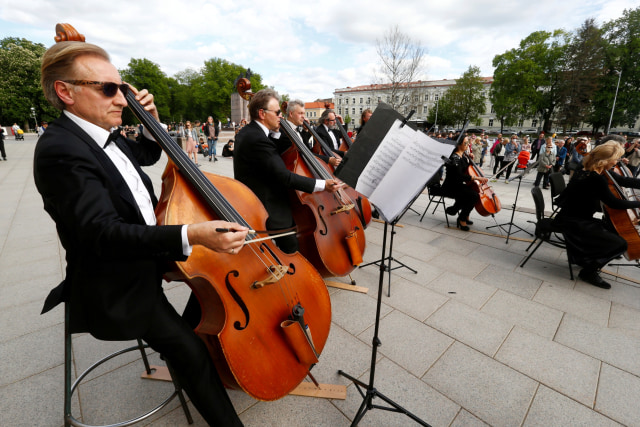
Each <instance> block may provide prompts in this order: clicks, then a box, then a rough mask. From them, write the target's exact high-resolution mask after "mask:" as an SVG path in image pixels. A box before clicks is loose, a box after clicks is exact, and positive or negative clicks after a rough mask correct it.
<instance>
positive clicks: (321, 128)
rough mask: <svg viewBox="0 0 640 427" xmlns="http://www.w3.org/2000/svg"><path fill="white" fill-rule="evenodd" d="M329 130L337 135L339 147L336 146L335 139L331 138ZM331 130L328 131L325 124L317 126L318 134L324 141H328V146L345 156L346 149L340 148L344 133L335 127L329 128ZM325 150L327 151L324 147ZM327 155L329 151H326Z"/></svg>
mask: <svg viewBox="0 0 640 427" xmlns="http://www.w3.org/2000/svg"><path fill="white" fill-rule="evenodd" d="M329 132H332V133H333V136H335V137H336V141H337V142H338V148H336V147H334V145H333V141H332V140H331V136H329ZM329 132H327V129H325V127H324V125H318V126H317V127H316V133H317V134H318V136H319V137H320V138H322V140H323V141H324V142H326V143H327V146H329V147H331V150H332V151H333V152H334V153H338V154H340V156H344V151H342V150H339V148H340V139H341V138H342V135H341V134H340V131H338V130H335V129H329ZM322 151H323V152H324V151H325V150H324V148H323V150H322ZM325 154H327V155H329V153H325Z"/></svg>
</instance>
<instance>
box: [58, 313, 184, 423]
mask: <svg viewBox="0 0 640 427" xmlns="http://www.w3.org/2000/svg"><path fill="white" fill-rule="evenodd" d="M69 307H70V305H69V303H65V309H64V311H65V313H64V316H65V319H64V320H65V326H64V425H65V427H68V426H78V427H122V426H129V425H132V424H135V423H138V422H140V421H143V420H145V419H147V418H149V417H150V416H152V415H154V414H155V413H157V412H158V411H160V410H161V409H162V408H164V407H165V406H167V405H168V404H169V403H170V402H171V401H172V400H173V398H175V397H176V396H177V397H178V398H179V399H180V403H181V405H182V410H183V411H184V415H185V417H186V418H187V422H188V423H189V424H193V418H192V417H191V412H190V411H189V407H188V406H187V401H186V400H185V398H184V394H183V393H182V388H181V387H180V385H179V384H178V383H177V382H176V380H175V379H174V378H175V377H174V375H173V371H172V369H171V366H170V365H169V364H168V363H167V368H168V371H169V374H170V376H171V381H173V385H174V391H173V393H172V394H171V395H170V396H169V397H167V398H166V399H165V400H164V401H163V402H161V403H160V404H159V405H157V406H156V407H155V408H153V409H151V410H149V411H147V412H145V413H143V414H141V415H139V416H137V417H135V418H132V419H129V420H127V421H122V422H117V423H113V424H105V425H101V426H90V425H88V424H85V423H83V422H81V421H79V420H78V419H76V418H75V417H74V416H73V414H72V413H71V399H72V396H73V393H74V392H75V391H76V389H77V388H78V386H79V385H80V383H81V382H82V380H83V379H84V378H85V377H86V376H87V375H88V374H89V373H90V372H91V371H93V370H94V369H95V368H97V367H98V366H100V365H102V364H103V363H105V362H106V361H108V360H111V359H113V358H114V357H117V356H120V355H121V354H124V353H128V352H131V351H136V350H139V351H140V354H141V355H142V360H143V362H144V366H145V370H146V376H147V377H150V376H151V375H152V373H153V368H152V367H151V366H150V365H149V361H148V360H147V354H146V352H145V348H148V347H149V346H148V345H147V344H144V343H143V342H142V340H138V342H137V345H134V346H131V347H128V348H125V349H123V350H120V351H116V352H115V353H111V354H109V355H108V356H105V357H103V358H102V359H100V360H98V361H97V362H95V363H94V364H93V365H91V366H90V367H88V368H87V369H86V370H85V371H84V372H82V373H81V374H80V375H79V376H78V377H77V378H76V380H75V381H74V382H73V384H72V383H71V374H72V370H73V362H72V360H71V357H72V349H71V332H70V329H69V316H70V314H69V313H70V308H69Z"/></svg>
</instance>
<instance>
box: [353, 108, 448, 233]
mask: <svg viewBox="0 0 640 427" xmlns="http://www.w3.org/2000/svg"><path fill="white" fill-rule="evenodd" d="M401 123H402V122H400V121H399V120H396V122H395V123H394V124H393V126H392V127H391V128H390V129H389V132H388V133H387V135H385V137H384V139H383V140H382V142H381V143H380V146H379V147H378V150H377V151H376V153H375V154H374V156H372V158H371V160H370V161H369V163H367V166H366V167H365V169H364V171H363V172H362V174H361V175H360V179H359V180H358V185H357V186H356V190H358V191H360V188H362V189H364V190H367V191H369V190H370V192H369V194H367V193H364V192H362V191H360V192H361V193H362V194H364V195H365V196H368V197H369V201H370V202H371V203H373V204H374V205H375V206H376V208H377V209H378V212H379V213H380V214H381V215H382V216H383V218H384V219H386V220H387V221H389V222H391V221H393V220H395V219H396V217H397V216H398V215H400V214H401V213H402V212H403V210H404V209H405V207H406V206H407V205H408V204H409V203H410V202H411V201H412V200H413V199H414V198H415V196H417V194H418V193H419V192H420V191H422V189H423V188H424V186H425V184H426V183H427V181H428V180H429V179H430V178H431V177H432V176H433V174H434V173H436V172H437V170H438V169H439V168H440V167H441V166H442V159H441V157H442V156H445V157H449V155H450V154H451V151H452V150H453V147H452V146H451V145H447V144H442V143H440V142H438V141H435V140H434V139H432V138H430V137H428V136H427V135H426V134H424V133H423V132H416V131H414V130H413V129H411V128H409V127H408V126H404V127H400V125H401ZM363 178H364V180H363ZM361 180H362V181H363V182H362V186H361V185H360V184H361Z"/></svg>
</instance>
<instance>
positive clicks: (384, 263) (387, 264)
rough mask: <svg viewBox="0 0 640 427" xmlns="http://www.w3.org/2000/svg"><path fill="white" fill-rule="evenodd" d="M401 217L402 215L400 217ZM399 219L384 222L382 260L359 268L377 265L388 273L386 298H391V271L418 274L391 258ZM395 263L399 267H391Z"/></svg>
mask: <svg viewBox="0 0 640 427" xmlns="http://www.w3.org/2000/svg"><path fill="white" fill-rule="evenodd" d="M419 195H420V193H418V196H419ZM401 216H402V215H401ZM399 219H400V217H398V219H396V220H395V221H393V222H391V223H389V222H387V221H385V222H384V237H383V238H382V241H383V244H382V245H383V247H382V258H380V259H378V260H376V261H371V262H368V263H366V264H362V265H361V266H360V267H359V268H364V267H368V266H370V265H374V264H375V265H377V266H379V267H380V268H381V269H382V270H383V271H388V272H389V285H388V287H387V296H388V297H390V296H391V272H392V271H393V270H397V269H399V268H406V269H408V270H409V271H411V272H412V273H414V274H418V272H417V271H416V270H414V269H413V268H411V267H409V266H408V265H407V264H405V263H403V262H402V261H398V260H397V259H395V258H394V257H393V236H394V235H395V234H396V231H395V227H396V224H397V223H398V220H399ZM387 224H391V243H390V244H389V256H387V257H385V256H384V253H385V251H384V245H385V242H386V239H387ZM392 262H395V263H397V264H399V265H397V266H395V267H392V266H391V263H392Z"/></svg>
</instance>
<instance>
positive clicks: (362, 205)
mask: <svg viewBox="0 0 640 427" xmlns="http://www.w3.org/2000/svg"><path fill="white" fill-rule="evenodd" d="M303 125H304V127H305V128H306V129H307V131H308V132H309V133H310V134H311V136H312V137H313V139H314V141H316V144H317V145H319V146H321V147H322V148H323V149H324V151H325V152H327V153H330V154H329V157H339V156H338V154H336V153H334V152H333V150H331V148H330V147H329V146H328V145H327V143H326V142H324V140H323V139H322V138H321V137H320V135H318V132H316V130H315V129H314V128H313V126H311V123H309V122H308V121H307V120H305V121H304V122H303ZM343 130H344V128H343ZM347 136H348V135H347ZM315 146H316V145H315V144H314V147H315ZM345 192H346V193H347V195H348V196H349V197H350V198H351V200H354V201H355V204H356V206H355V209H356V213H357V214H358V217H359V218H360V221H361V222H362V226H363V227H364V228H367V226H368V225H369V223H370V222H371V212H372V209H371V204H370V203H369V199H367V198H366V197H364V196H363V195H362V194H360V193H358V192H357V191H356V190H355V189H353V188H351V187H347V188H345Z"/></svg>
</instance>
